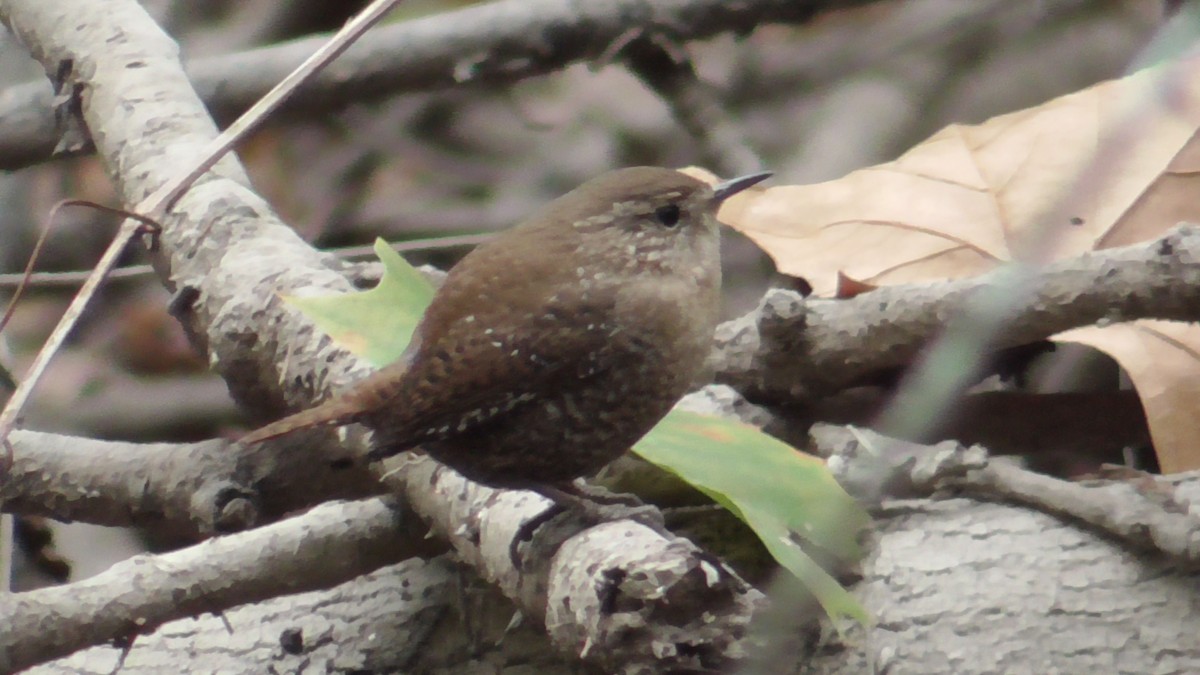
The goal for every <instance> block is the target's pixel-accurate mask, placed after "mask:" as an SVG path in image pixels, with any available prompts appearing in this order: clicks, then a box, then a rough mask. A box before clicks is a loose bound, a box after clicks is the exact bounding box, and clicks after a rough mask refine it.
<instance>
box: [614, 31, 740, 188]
mask: <svg viewBox="0 0 1200 675" xmlns="http://www.w3.org/2000/svg"><path fill="white" fill-rule="evenodd" d="M622 53H623V54H624V56H625V60H626V63H628V64H629V67H630V69H631V70H632V71H633V72H634V73H635V74H636V75H637V76H638V77H640V78H642V80H643V81H645V82H646V84H647V85H649V86H650V87H651V88H652V89H654V91H656V92H657V93H658V95H659V96H661V97H663V99H664V100H665V101H666V102H667V104H668V105H670V106H671V112H672V114H673V115H674V116H675V119H676V121H678V122H679V124H680V126H682V127H683V128H684V129H685V130H686V131H687V132H688V133H689V134H690V135H691V136H692V138H693V139H694V140H695V141H696V143H697V145H698V146H699V150H700V152H699V153H698V154H699V156H700V161H701V163H703V164H704V165H705V166H707V167H708V168H710V169H712V170H713V171H715V172H716V173H717V174H718V175H722V176H726V177H732V176H742V175H746V174H749V173H753V172H755V171H761V170H762V168H763V163H762V160H761V159H760V158H759V157H758V155H756V154H755V153H754V151H753V150H751V149H750V147H749V145H747V143H746V139H745V138H743V137H742V135H741V133H740V132H739V131H738V128H737V125H736V124H734V122H733V120H732V119H731V116H730V114H729V112H728V111H727V110H725V108H724V107H723V106H722V104H721V101H720V99H719V98H718V97H717V95H716V92H715V91H714V90H713V89H712V87H710V86H709V85H707V84H706V83H704V82H702V81H700V79H699V77H697V75H696V70H695V68H694V67H693V66H692V61H691V57H689V56H688V54H687V52H686V51H685V50H684V48H683V47H682V46H681V45H677V44H673V43H671V42H670V41H669V40H668V39H667V38H666V37H665V36H664V35H662V34H655V35H649V36H646V37H642V38H639V39H635V40H633V41H632V42H630V43H629V45H628V46H626V47H625V48H624V50H623V52H622Z"/></svg>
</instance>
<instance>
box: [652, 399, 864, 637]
mask: <svg viewBox="0 0 1200 675" xmlns="http://www.w3.org/2000/svg"><path fill="white" fill-rule="evenodd" d="M634 451H635V452H637V453H638V454H639V455H641V456H642V457H643V458H644V459H646V460H647V461H649V462H650V463H652V464H655V465H656V466H659V467H661V468H663V469H665V470H667V471H670V472H671V473H674V474H676V475H677V476H679V477H681V478H683V479H684V480H685V481H687V482H688V483H689V484H691V485H693V486H695V487H696V488H697V489H699V490H701V491H702V492H704V493H705V494H707V495H709V496H710V497H712V498H713V499H714V500H715V501H717V503H719V504H721V505H722V506H724V507H726V508H728V509H729V510H730V511H732V512H733V513H734V514H735V515H737V516H738V517H739V518H741V519H742V520H743V521H744V522H745V523H746V524H747V525H749V526H750V528H751V529H753V530H754V532H755V534H757V535H758V537H759V538H760V539H761V540H762V542H763V544H764V545H765V546H766V547H767V550H768V551H770V553H771V555H772V556H773V557H774V558H775V560H777V561H778V562H779V564H781V565H783V566H784V567H785V568H786V569H787V570H788V571H790V572H791V573H792V574H794V575H796V577H797V578H799V579H800V580H801V581H803V582H804V584H805V585H806V586H808V588H809V590H811V591H812V593H813V595H814V596H815V597H816V598H817V600H818V602H820V603H821V606H822V607H824V608H825V611H826V612H828V613H829V614H830V616H833V617H835V618H836V617H839V616H848V617H851V618H854V619H858V620H859V621H866V612H865V611H864V610H863V609H862V607H861V606H860V605H859V604H858V602H857V601H855V599H854V597H853V596H852V595H850V594H849V593H848V592H847V591H846V590H845V589H843V588H842V587H841V586H840V585H838V583H837V581H835V580H834V579H833V578H832V577H831V576H829V574H828V573H826V572H825V571H824V570H823V569H821V566H820V565H818V564H817V563H816V562H815V561H813V560H812V558H810V557H809V556H808V554H807V553H805V551H804V550H803V549H802V548H801V547H800V545H799V544H798V542H797V541H796V538H797V537H799V538H802V539H804V540H805V541H807V542H811V544H813V545H815V546H816V547H818V548H819V549H821V550H823V551H826V552H828V553H830V554H832V555H833V556H835V557H836V558H838V559H840V560H857V559H858V558H859V557H861V551H860V549H859V546H858V539H857V538H858V534H859V533H860V532H861V530H862V529H863V527H865V526H866V524H867V521H868V517H867V514H866V512H864V511H863V510H862V508H861V507H860V506H859V505H858V503H857V502H855V501H854V498H853V497H851V496H850V495H848V494H846V491H845V490H843V489H842V487H841V486H840V485H838V483H837V481H836V480H834V478H833V475H832V474H831V473H830V472H829V469H828V468H827V467H826V466H825V463H824V462H822V461H820V460H818V459H816V458H814V457H810V456H808V455H805V454H803V453H800V452H797V451H796V450H795V449H794V448H792V447H791V446H789V445H787V444H786V443H784V442H782V441H780V440H778V439H776V438H773V437H772V436H769V435H767V434H765V433H763V432H762V431H760V430H758V429H757V428H755V427H753V426H750V425H748V424H743V423H741V422H737V421H734V420H728V419H722V418H718V417H713V416H708V415H699V414H696V413H690V412H684V411H675V412H672V413H671V414H670V415H668V416H667V417H666V419H664V420H663V421H662V422H660V423H659V424H658V426H657V427H655V428H654V430H652V431H651V432H650V433H649V434H647V435H646V437H645V438H643V439H642V440H641V441H639V442H638V444H637V445H636V446H634Z"/></svg>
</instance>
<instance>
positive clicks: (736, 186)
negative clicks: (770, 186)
mask: <svg viewBox="0 0 1200 675" xmlns="http://www.w3.org/2000/svg"><path fill="white" fill-rule="evenodd" d="M773 175H774V174H772V173H771V172H770V171H762V172H760V173H752V174H749V175H747V176H742V177H740V178H731V179H729V180H727V181H725V182H723V183H717V184H716V185H715V186H713V204H720V203H721V202H723V201H725V200H726V199H729V198H730V197H732V196H734V195H736V194H737V193H739V192H741V191H742V190H745V189H746V188H748V187H750V186H751V185H757V184H758V183H761V182H763V181H764V180H766V179H768V178H770V177H771V176H773Z"/></svg>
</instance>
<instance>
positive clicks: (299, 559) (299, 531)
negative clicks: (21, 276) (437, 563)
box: [0, 499, 405, 673]
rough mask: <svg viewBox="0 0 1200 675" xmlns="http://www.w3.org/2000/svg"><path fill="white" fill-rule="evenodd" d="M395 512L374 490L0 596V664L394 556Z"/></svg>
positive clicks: (312, 585) (32, 659)
mask: <svg viewBox="0 0 1200 675" xmlns="http://www.w3.org/2000/svg"><path fill="white" fill-rule="evenodd" d="M401 519H402V516H401V514H400V513H398V512H397V510H396V509H395V508H394V506H393V505H392V504H390V503H389V502H385V501H384V500H380V499H372V500H368V501H363V502H349V503H336V504H328V505H324V506H319V507H317V508H315V509H313V510H312V511H310V512H308V513H306V514H304V515H302V516H297V517H296V518H292V519H290V520H286V521H283V522H280V523H276V524H275V525H270V526H267V527H263V528H259V529H257V530H251V531H249V532H244V533H241V534H236V535H229V536H225V537H217V538H215V539H210V540H208V541H206V542H204V543H201V544H198V545H196V546H192V547H190V548H186V549H183V550H180V551H175V552H173V553H166V554H163V555H158V556H150V555H144V556H138V557H136V558H132V559H130V560H127V561H125V562H122V563H118V564H116V565H114V566H113V567H111V568H110V569H109V570H107V571H106V572H104V573H102V574H99V575H97V576H94V577H91V578H90V579H86V580H84V581H80V582H76V583H73V584H67V585H64V586H55V587H51V588H44V589H40V590H37V591H30V592H27V593H17V594H11V595H6V596H2V597H0V615H3V616H4V617H5V625H4V630H3V631H0V672H6V673H11V672H13V671H15V670H21V669H23V668H28V667H29V666H31V665H34V664H37V663H41V662H43V661H48V660H50V659H53V658H57V657H59V656H64V655H66V654H70V653H71V652H73V651H75V650H77V649H82V648H84V647H89V646H92V645H97V644H103V643H105V642H112V641H114V640H118V639H122V638H129V637H131V636H134V635H137V634H138V633H143V632H150V631H153V630H154V629H155V628H157V627H158V626H160V625H162V624H163V623H165V622H167V621H171V620H173V619H179V618H183V617H188V616H195V615H197V614H201V613H204V612H220V611H222V610H224V609H227V608H229V607H234V606H236V605H240V604H243V603H247V602H254V601H256V600H263V599H266V598H271V597H274V596H277V595H283V594H287V593H297V592H300V591H306V590H312V589H317V588H327V587H329V586H332V585H334V584H337V583H340V582H342V581H345V580H347V579H352V578H354V577H356V576H359V575H361V574H365V573H367V572H370V571H372V570H375V569H378V568H379V567H382V566H383V565H386V564H389V563H394V562H398V561H399V559H400V555H401V549H403V548H405V547H404V546H401V545H398V542H399V540H401V539H403V538H404V537H399V536H397V535H398V534H404V533H405V531H404V528H403V526H402V523H401Z"/></svg>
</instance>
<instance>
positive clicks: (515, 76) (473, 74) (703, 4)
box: [0, 0, 873, 169]
mask: <svg viewBox="0 0 1200 675" xmlns="http://www.w3.org/2000/svg"><path fill="white" fill-rule="evenodd" d="M871 1H873V0H822V1H821V2H804V3H798V2H792V1H791V0H753V1H748V0H743V1H741V2H727V1H726V0H670V1H669V2H662V1H661V0H612V1H610V2H574V1H572V0H499V1H498V2H490V3H485V4H481V5H475V6H472V7H466V8H463V9H460V10H456V11H453V12H445V13H443V14H438V15H435V16H431V17H426V18H422V19H416V20H413V21H406V22H403V23H396V24H392V25H389V26H382V27H380V28H379V29H377V30H375V31H372V32H371V33H368V34H367V35H366V36H365V37H364V38H363V39H362V40H360V41H359V42H358V43H357V44H356V45H355V46H354V47H353V48H351V49H350V50H349V51H348V52H346V54H345V55H343V56H342V58H341V59H339V60H338V62H337V63H335V64H333V66H332V67H331V68H329V69H328V70H326V71H325V72H324V73H322V74H321V75H319V76H318V77H317V78H316V79H315V80H314V81H312V82H310V83H308V84H307V85H306V86H305V87H304V88H303V89H302V90H301V91H300V92H298V93H297V95H296V96H295V98H294V99H293V100H292V101H291V103H289V105H288V109H289V110H291V111H293V112H296V111H310V112H311V111H314V110H329V109H331V108H335V107H341V106H345V105H347V104H349V103H353V102H356V101H362V100H365V99H370V98H374V97H380V96H391V95H395V94H400V93H404V92H413V91H424V90H429V89H436V88H443V87H451V86H456V85H461V84H468V83H477V82H486V83H500V82H511V81H514V80H519V79H522V78H526V77H533V76H536V75H543V74H546V73H549V72H553V71H555V70H558V69H560V68H562V67H563V66H565V65H567V64H569V63H571V62H574V61H582V60H589V59H596V58H599V57H601V56H603V55H604V54H605V53H606V52H607V51H608V48H609V45H610V44H612V43H613V42H614V41H616V40H618V39H619V38H621V37H622V36H623V35H625V34H626V33H628V32H629V31H630V30H633V29H642V30H646V31H649V32H661V33H665V34H667V35H669V36H670V37H671V38H672V39H676V40H681V41H682V40H695V39H704V38H708V37H712V36H713V35H717V34H719V33H723V32H728V31H735V32H739V33H744V32H748V31H750V30H751V29H753V28H754V27H755V26H756V25H758V24H761V23H766V22H772V21H774V22H801V21H805V20H807V19H809V18H811V17H813V16H815V15H816V14H818V13H820V12H822V11H827V10H830V9H836V8H841V7H846V6H852V5H856V4H866V3H867V2H871ZM325 39H326V38H325V37H317V38H307V39H304V40H298V41H295V42H290V43H286V44H282V45H277V46H272V47H265V48H261V49H255V50H250V51H247V52H242V53H238V54H230V55H224V56H219V57H213V58H208V59H203V60H200V61H197V62H195V63H193V64H190V65H189V67H188V75H189V77H190V78H191V79H192V81H193V82H194V83H195V87H196V90H197V91H198V92H199V93H200V95H201V97H202V98H203V99H204V102H205V104H206V105H207V106H208V109H209V110H211V111H212V114H213V115H214V116H215V117H216V118H217V119H218V120H219V121H221V122H228V121H230V120H232V119H233V118H234V117H236V116H237V115H238V114H240V113H241V112H242V111H244V110H245V109H246V108H248V107H249V106H250V105H251V104H252V103H254V102H255V101H257V100H258V99H259V98H260V97H261V96H262V95H263V94H264V93H266V91H267V90H268V89H270V88H271V87H272V86H274V85H275V83H276V82H278V81H280V80H281V79H283V76H284V75H286V74H287V73H289V72H290V71H291V70H292V69H293V68H295V67H296V66H297V65H298V64H299V63H300V62H301V61H302V60H304V59H305V58H306V57H307V56H308V55H309V54H311V53H313V52H314V51H315V50H316V48H317V46H319V45H320V44H321V43H322V42H323V41H324V40H325ZM49 72H54V71H49ZM51 103H52V95H51V93H50V91H49V89H48V88H47V87H46V85H45V83H44V82H37V83H30V84H26V85H22V86H20V87H16V88H13V89H10V90H9V91H8V92H6V95H5V96H4V97H3V100H0V169H15V168H20V167H23V166H28V165H30V164H35V163H37V162H40V161H44V160H45V159H46V158H48V157H49V156H50V152H51V150H53V149H54V146H55V144H56V143H57V142H58V131H57V130H56V129H55V126H54V118H53V115H52V114H51Z"/></svg>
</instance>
